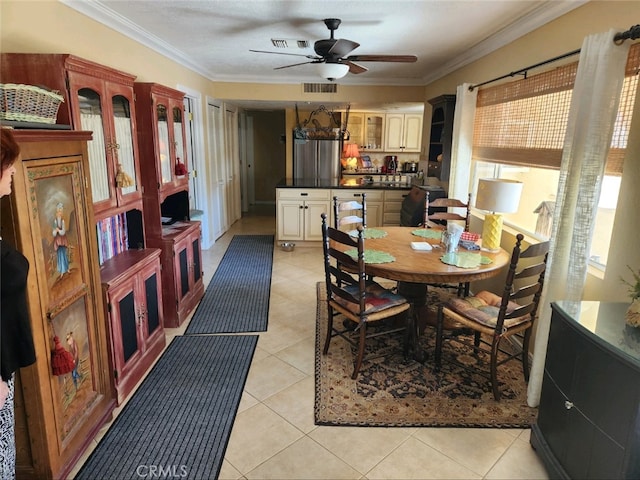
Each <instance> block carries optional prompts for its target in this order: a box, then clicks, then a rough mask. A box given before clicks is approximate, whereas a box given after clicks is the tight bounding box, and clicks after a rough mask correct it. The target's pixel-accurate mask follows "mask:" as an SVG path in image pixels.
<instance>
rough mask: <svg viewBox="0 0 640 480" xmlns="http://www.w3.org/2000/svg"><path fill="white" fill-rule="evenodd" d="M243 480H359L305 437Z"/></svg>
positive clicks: (352, 470)
mask: <svg viewBox="0 0 640 480" xmlns="http://www.w3.org/2000/svg"><path fill="white" fill-rule="evenodd" d="M246 477H247V478H248V479H274V480H280V479H281V480H301V479H304V480H314V479H318V480H327V479H331V480H341V479H359V478H360V477H361V475H360V474H359V473H358V472H357V471H356V470H354V469H353V468H351V467H350V466H349V465H348V464H346V463H345V462H343V461H342V460H340V459H339V458H338V457H336V456H335V455H333V454H332V453H330V452H329V451H327V450H325V449H323V448H322V447H321V446H320V445H318V444H317V443H315V442H314V441H313V440H311V439H310V438H309V437H303V438H301V439H300V440H298V441H297V442H295V443H294V444H293V445H290V446H289V447H287V448H286V449H284V450H283V451H281V452H279V453H278V454H276V455H274V456H273V457H272V458H270V459H269V460H267V461H266V462H264V463H263V464H261V465H260V466H258V467H257V468H256V469H254V470H252V471H251V472H249V473H248V474H246Z"/></svg>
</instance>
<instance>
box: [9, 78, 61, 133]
mask: <svg viewBox="0 0 640 480" xmlns="http://www.w3.org/2000/svg"><path fill="white" fill-rule="evenodd" d="M0 95H1V98H2V111H0V120H15V121H18V122H35V123H49V124H53V123H56V116H57V115H58V108H59V107H60V103H61V102H63V101H64V97H63V96H62V95H58V93H57V92H51V91H49V90H45V89H44V88H40V87H36V86H34V85H21V84H15V83H0Z"/></svg>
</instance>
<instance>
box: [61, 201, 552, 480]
mask: <svg viewBox="0 0 640 480" xmlns="http://www.w3.org/2000/svg"><path fill="white" fill-rule="evenodd" d="M274 233H275V218H274V216H273V215H272V214H266V215H265V214H250V215H246V216H244V217H243V219H242V220H240V221H238V222H236V224H234V225H233V226H232V228H231V229H230V230H229V231H228V232H227V233H226V234H225V235H223V236H222V237H221V238H220V239H219V240H218V241H217V242H216V243H215V245H214V246H213V247H212V248H211V249H209V250H206V251H203V252H202V253H203V265H204V271H205V278H204V280H205V284H207V283H208V282H209V280H210V279H211V276H212V275H213V272H214V271H215V269H216V266H217V265H218V262H219V261H220V259H221V258H222V256H223V254H224V252H225V249H226V247H227V245H228V244H229V242H230V240H231V238H232V237H233V235H234V234H245V235H246V234H274ZM322 278H323V267H322V253H321V247H320V246H318V247H301V246H297V247H296V249H295V250H294V251H293V252H282V251H281V250H280V249H278V248H276V249H275V251H274V263H273V276H272V284H271V299H270V305H269V308H270V311H269V327H268V331H267V332H264V333H261V334H260V339H259V341H258V346H257V349H256V352H255V355H254V359H253V363H252V366H251V369H250V371H249V376H248V379H247V383H246V386H245V390H244V392H243V396H242V401H241V402H240V406H239V409H238V413H237V416H236V420H235V423H234V426H233V430H232V433H231V438H230V440H229V444H228V446H227V450H226V455H225V459H224V463H223V465H222V470H221V472H220V477H219V478H220V479H225V480H226V479H295V480H304V479H372V480H373V479H481V478H486V479H547V478H548V475H547V474H546V472H545V470H544V467H543V465H542V463H541V461H540V460H539V459H538V457H537V456H536V454H535V452H534V451H533V449H532V448H531V446H530V445H529V430H528V429H526V430H520V429H506V430H505V429H478V428H356V427H325V426H316V425H314V420H313V404H314V338H315V337H314V335H315V333H314V329H315V313H316V312H315V311H316V298H315V285H316V282H318V281H319V280H321V279H322ZM187 325H188V321H187V322H185V324H183V325H182V326H181V327H180V328H178V329H168V330H167V340H171V338H172V337H173V336H175V335H180V334H182V333H183V332H184V330H185V329H186V326H187ZM121 408H122V407H120V408H119V409H118V410H117V411H116V413H115V414H114V417H115V415H117V413H118V412H119V411H120V410H121ZM107 429H108V425H107V426H105V427H104V428H103V429H102V430H101V432H100V433H99V435H98V436H97V437H96V439H95V441H94V442H92V444H91V446H90V448H89V451H87V452H85V454H84V456H83V457H82V458H81V459H80V461H79V462H78V464H77V465H76V467H75V468H74V470H73V471H72V472H71V478H73V474H74V473H75V472H77V470H78V469H79V468H80V466H81V465H82V462H83V461H84V460H85V459H86V458H87V456H88V454H89V453H90V450H91V449H92V448H93V447H95V445H96V444H97V442H98V440H99V439H100V438H101V436H102V435H104V433H105V432H106V431H107Z"/></svg>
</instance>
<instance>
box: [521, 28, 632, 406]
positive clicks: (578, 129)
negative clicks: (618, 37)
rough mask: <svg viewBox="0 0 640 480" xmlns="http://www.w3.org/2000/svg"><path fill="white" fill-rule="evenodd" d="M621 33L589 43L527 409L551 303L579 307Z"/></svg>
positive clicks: (618, 82)
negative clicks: (570, 303) (615, 40)
mask: <svg viewBox="0 0 640 480" xmlns="http://www.w3.org/2000/svg"><path fill="white" fill-rule="evenodd" d="M615 33H616V31H614V30H611V31H609V32H607V33H600V34H595V35H590V36H588V37H586V38H585V39H584V42H583V44H582V48H581V50H580V59H579V63H578V71H577V74H576V81H575V85H574V88H573V95H572V97H571V109H570V111H569V119H568V124H567V132H566V135H565V141H564V147H563V152H562V163H561V165H560V180H559V182H558V193H557V198H556V207H555V214H554V221H553V227H552V233H551V251H550V253H549V260H548V268H547V274H546V280H545V286H544V291H543V294H542V301H541V304H540V305H541V307H540V314H539V319H538V326H537V332H536V338H535V352H534V356H533V364H532V368H531V377H530V379H529V387H528V404H529V405H530V406H533V407H535V406H537V405H538V404H539V402H540V392H541V390H542V377H543V374H544V363H545V357H546V351H547V340H548V336H549V326H550V320H551V307H550V302H553V301H555V300H570V301H580V300H581V299H582V291H583V288H584V282H585V279H586V275H587V264H588V261H589V251H590V249H591V236H592V233H593V226H594V222H595V215H596V212H597V207H598V199H599V197H600V188H601V185H602V176H603V174H604V166H605V162H606V159H607V154H608V152H609V146H610V144H611V136H612V133H613V125H614V121H615V118H616V113H617V110H618V104H619V102H620V94H621V91H622V83H623V81H624V69H625V64H626V61H627V55H628V51H629V45H628V43H627V44H626V45H625V44H623V45H615V44H614V43H613V37H614V35H615Z"/></svg>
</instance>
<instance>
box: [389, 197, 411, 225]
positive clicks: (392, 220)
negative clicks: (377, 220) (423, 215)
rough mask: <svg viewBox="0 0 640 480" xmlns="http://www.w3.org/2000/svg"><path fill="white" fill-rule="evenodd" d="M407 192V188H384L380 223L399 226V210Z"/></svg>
mask: <svg viewBox="0 0 640 480" xmlns="http://www.w3.org/2000/svg"><path fill="white" fill-rule="evenodd" d="M408 194H409V190H385V191H384V211H383V218H382V225H385V226H400V211H401V210H402V201H403V200H404V197H406V196H407V195H408Z"/></svg>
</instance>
